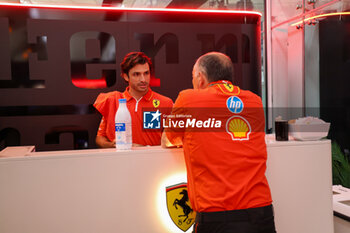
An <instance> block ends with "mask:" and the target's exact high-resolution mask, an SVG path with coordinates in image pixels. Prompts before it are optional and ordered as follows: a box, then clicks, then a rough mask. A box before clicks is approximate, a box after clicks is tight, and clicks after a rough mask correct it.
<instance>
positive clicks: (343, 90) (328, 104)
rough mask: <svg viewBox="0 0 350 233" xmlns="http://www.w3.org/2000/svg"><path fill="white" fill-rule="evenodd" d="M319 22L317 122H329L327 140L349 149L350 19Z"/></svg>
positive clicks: (342, 18)
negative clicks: (318, 116) (319, 118)
mask: <svg viewBox="0 0 350 233" xmlns="http://www.w3.org/2000/svg"><path fill="white" fill-rule="evenodd" d="M339 19H340V18H339V16H337V17H329V18H327V19H324V20H322V21H320V28H319V29H320V32H319V33H320V36H319V38H320V95H321V96H320V106H321V118H322V119H323V120H325V121H327V122H331V128H330V132H329V137H330V138H331V139H333V140H335V141H337V142H338V143H339V144H340V145H341V147H342V148H343V149H349V148H350V91H349V90H350V89H349V88H350V17H348V16H342V17H341V20H339Z"/></svg>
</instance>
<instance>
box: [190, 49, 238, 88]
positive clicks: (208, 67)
mask: <svg viewBox="0 0 350 233" xmlns="http://www.w3.org/2000/svg"><path fill="white" fill-rule="evenodd" d="M197 62H198V68H199V70H200V71H201V72H203V73H204V74H205V75H206V76H207V78H208V81H209V82H215V81H219V80H228V81H231V82H232V81H233V64H232V61H231V59H230V58H229V57H228V56H226V55H225V54H223V53H218V52H210V53H207V54H204V55H203V56H201V57H200V58H198V60H197Z"/></svg>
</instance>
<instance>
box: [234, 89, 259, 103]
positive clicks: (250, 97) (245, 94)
mask: <svg viewBox="0 0 350 233" xmlns="http://www.w3.org/2000/svg"><path fill="white" fill-rule="evenodd" d="M238 96H239V97H241V98H242V100H243V99H244V101H245V102H251V103H254V104H257V105H262V100H261V97H260V96H258V95H257V94H255V93H253V92H251V91H248V90H241V91H240V94H239V95H238Z"/></svg>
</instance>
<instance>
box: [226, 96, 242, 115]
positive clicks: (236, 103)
mask: <svg viewBox="0 0 350 233" xmlns="http://www.w3.org/2000/svg"><path fill="white" fill-rule="evenodd" d="M226 106H227V108H228V110H230V111H231V112H233V113H236V114H238V113H241V112H242V111H243V108H244V104H243V101H242V100H241V99H240V98H239V97H237V96H231V97H229V98H228V99H227V100H226Z"/></svg>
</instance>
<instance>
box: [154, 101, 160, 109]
mask: <svg viewBox="0 0 350 233" xmlns="http://www.w3.org/2000/svg"><path fill="white" fill-rule="evenodd" d="M152 103H153V107H155V108H158V107H159V104H160V101H159V100H157V99H154V100H153V101H152Z"/></svg>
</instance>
